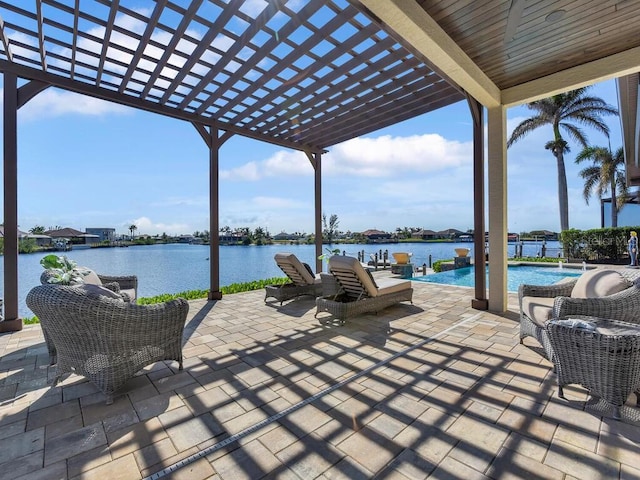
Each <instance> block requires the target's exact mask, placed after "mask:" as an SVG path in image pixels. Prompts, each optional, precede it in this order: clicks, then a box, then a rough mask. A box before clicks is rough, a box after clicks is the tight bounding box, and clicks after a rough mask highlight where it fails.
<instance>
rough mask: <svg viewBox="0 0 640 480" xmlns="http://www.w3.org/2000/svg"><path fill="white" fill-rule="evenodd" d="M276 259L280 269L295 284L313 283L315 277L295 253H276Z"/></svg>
mask: <svg viewBox="0 0 640 480" xmlns="http://www.w3.org/2000/svg"><path fill="white" fill-rule="evenodd" d="M275 260H276V263H277V264H278V266H279V267H280V270H282V271H283V272H284V273H285V275H287V277H289V278H290V279H291V281H292V282H293V283H294V284H295V285H298V286H303V285H313V283H314V281H315V277H314V276H313V275H312V274H311V273H310V272H309V271H308V270H307V269H306V267H305V266H304V265H303V264H302V262H301V261H300V260H298V257H296V256H295V255H294V254H293V253H276V255H275Z"/></svg>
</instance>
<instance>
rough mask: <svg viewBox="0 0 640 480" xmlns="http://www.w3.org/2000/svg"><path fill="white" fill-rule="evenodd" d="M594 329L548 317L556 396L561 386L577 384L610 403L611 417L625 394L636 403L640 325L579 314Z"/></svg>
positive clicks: (639, 383)
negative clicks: (571, 325)
mask: <svg viewBox="0 0 640 480" xmlns="http://www.w3.org/2000/svg"><path fill="white" fill-rule="evenodd" d="M581 318H582V319H584V320H586V321H591V324H592V325H594V326H596V327H597V328H596V329H595V330H594V331H591V330H585V329H581V328H576V327H570V326H566V325H562V324H560V323H558V322H556V321H551V322H549V323H548V324H547V326H546V332H547V335H548V338H549V342H550V344H551V346H552V348H553V351H554V363H555V367H556V373H557V374H558V376H557V381H558V396H559V397H561V398H564V392H563V387H564V386H565V385H569V384H579V385H582V386H583V387H585V388H586V389H587V390H589V393H590V394H591V395H593V396H596V397H599V398H602V399H603V400H605V401H606V402H608V403H609V404H611V405H613V406H614V415H613V416H614V418H617V419H618V418H620V407H621V406H622V405H624V403H625V401H626V400H627V398H628V397H629V395H630V394H631V393H633V392H635V394H636V405H638V406H640V327H638V325H637V323H636V324H630V323H626V322H618V321H615V320H607V319H600V318H595V317H581Z"/></svg>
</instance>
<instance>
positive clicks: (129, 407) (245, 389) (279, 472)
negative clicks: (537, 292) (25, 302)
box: [0, 282, 640, 480]
mask: <svg viewBox="0 0 640 480" xmlns="http://www.w3.org/2000/svg"><path fill="white" fill-rule="evenodd" d="M413 283H414V288H415V293H414V303H413V305H410V304H400V305H397V306H394V307H391V308H388V309H386V310H384V311H383V312H381V313H379V314H378V315H365V316H362V317H359V318H356V319H350V320H347V322H346V323H345V324H343V325H342V324H339V323H336V322H333V321H331V319H330V318H331V317H329V316H328V315H321V316H319V318H318V319H316V318H314V313H315V307H314V301H313V299H311V298H302V299H299V300H293V301H290V302H287V303H285V304H284V305H282V306H280V305H278V304H277V303H276V304H272V305H265V304H264V302H263V299H264V291H263V290H260V291H254V292H248V293H240V294H234V295H227V296H225V297H224V298H223V299H222V300H221V301H218V302H209V303H207V302H205V301H193V302H191V308H190V312H189V317H188V323H187V325H186V328H185V336H184V337H185V338H184V356H185V368H184V371H182V372H178V371H177V364H176V363H175V362H168V363H166V364H165V363H157V364H155V365H153V366H152V367H149V368H147V369H145V370H144V371H143V372H141V374H140V375H139V376H137V377H136V378H135V379H134V380H133V381H131V382H130V383H129V384H128V385H127V388H126V389H125V390H123V391H122V393H121V394H120V395H119V396H116V398H115V400H114V404H113V405H110V406H107V405H105V403H104V396H103V395H102V394H101V393H99V392H98V391H97V389H95V388H94V387H93V386H92V385H91V384H90V383H88V382H87V381H85V380H84V378H82V377H78V376H71V377H69V378H67V379H66V380H65V381H64V382H62V383H61V384H60V385H59V386H58V387H56V388H50V386H48V384H47V382H49V381H51V380H52V378H53V377H54V373H55V367H49V366H48V356H47V350H46V347H45V344H44V340H43V337H42V332H41V330H40V327H39V326H38V325H34V326H25V328H24V330H23V331H21V332H16V333H10V334H3V335H2V336H0V353H1V354H2V357H1V359H0V375H1V377H0V467H1V468H0V479H5V478H6V479H9V478H11V479H17V478H24V479H47V480H49V479H57V478H60V479H66V478H82V479H94V478H95V479H101V480H102V479H115V478H119V479H136V478H145V477H152V478H173V479H181V478H185V479H190V480H192V479H193V480H197V479H204V478H212V479H225V480H226V479H243V478H247V479H258V478H263V477H265V478H285V479H289V478H291V479H305V480H306V479H311V478H326V479H329V478H345V479H346V478H348V479H358V478H372V477H376V478H394V479H405V478H406V479H414V478H437V479H449V478H451V479H453V478H465V479H467V480H470V479H476V478H478V479H480V478H500V479H510V478H527V479H554V478H558V479H563V478H564V479H571V478H576V479H583V480H584V479H609V478H611V479H617V478H619V479H640V428H639V427H638V426H639V425H640V411H639V410H638V409H636V408H635V407H633V400H634V397H632V398H630V399H629V402H628V404H627V405H626V406H625V407H623V412H622V413H623V420H622V421H616V420H613V418H612V412H611V411H609V410H607V409H605V408H603V405H601V404H599V403H595V402H594V401H593V400H589V397H588V395H587V394H586V392H585V390H584V389H582V388H580V387H571V388H567V389H565V393H566V395H567V398H568V399H567V400H562V399H559V398H558V397H557V394H556V387H555V380H554V374H553V373H552V370H551V364H550V363H549V362H547V361H546V360H545V359H544V358H543V357H542V356H541V355H540V354H539V353H538V351H536V348H535V347H537V346H538V345H537V344H536V343H535V341H534V340H532V339H527V340H526V345H527V346H523V345H520V344H519V337H518V315H517V298H516V296H515V295H511V296H510V305H509V307H510V311H509V312H507V313H506V314H504V315H496V314H492V313H488V312H480V311H477V310H473V309H471V307H470V303H471V298H472V297H473V290H472V289H467V288H458V287H451V286H441V285H435V284H424V283H419V282H413ZM531 347H534V348H531ZM198 452H202V453H201V454H199V453H198ZM184 459H188V460H189V461H187V462H183V463H182V464H181V466H182V468H179V469H177V470H173V469H172V471H171V472H168V471H166V470H165V469H166V468H167V467H169V466H172V465H175V464H176V463H177V462H180V461H182V460H184ZM158 472H159V473H158ZM164 473H167V474H166V476H163V474H164Z"/></svg>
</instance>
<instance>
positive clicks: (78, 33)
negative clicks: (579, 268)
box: [0, 0, 465, 151]
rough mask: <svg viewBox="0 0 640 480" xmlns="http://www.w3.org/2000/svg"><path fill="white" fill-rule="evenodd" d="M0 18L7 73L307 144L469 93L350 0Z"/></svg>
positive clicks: (73, 4)
mask: <svg viewBox="0 0 640 480" xmlns="http://www.w3.org/2000/svg"><path fill="white" fill-rule="evenodd" d="M143 6H144V8H142V7H143ZM0 17H1V19H0V37H1V40H2V41H1V42H0V71H12V72H14V73H16V74H17V75H18V76H20V77H22V78H28V79H33V80H39V81H42V82H45V83H48V84H52V85H54V86H59V87H63V88H66V89H69V90H74V91H78V92H81V93H85V94H89V95H94V96H97V97H100V98H105V99H109V100H113V101H117V102H120V103H124V104H127V105H131V106H134V107H137V108H143V109H147V110H151V111H154V112H158V113H162V114H166V115H171V116H174V117H177V118H182V119H184V120H189V121H193V122H198V123H203V124H208V125H213V124H215V125H217V126H218V127H219V128H220V129H223V130H228V131H231V132H233V133H238V134H242V135H246V136H249V137H253V138H258V139H261V140H265V141H269V142H272V143H276V144H279V145H284V146H288V147H292V148H297V149H303V150H308V151H322V150H323V149H325V148H326V147H328V146H331V145H334V144H337V143H339V142H342V141H345V140H347V139H349V138H353V137H357V136H360V135H363V134H366V133H369V132H372V131H375V130H378V129H380V128H382V127H385V126H388V125H391V124H394V123H397V122H400V121H402V120H405V119H408V118H412V117H415V116H417V115H420V114H423V113H426V112H429V111H431V110H434V109H437V108H440V107H443V106H446V105H449V104H451V103H454V102H458V101H460V100H462V99H464V98H465V95H464V93H463V92H461V91H460V90H459V89H458V88H456V87H453V86H452V85H451V84H450V83H447V82H446V81H444V80H443V79H442V78H441V77H440V76H439V75H438V74H436V73H435V72H434V71H433V69H432V67H431V66H430V65H429V64H428V62H427V61H426V60H425V59H424V58H421V57H420V56H418V55H415V54H414V53H412V52H410V51H409V50H407V49H405V48H404V47H403V46H402V45H401V44H400V43H398V42H397V41H396V40H394V39H393V38H392V37H390V36H389V35H388V34H387V33H385V31H384V30H382V29H381V27H380V26H378V25H377V24H375V23H374V22H372V21H371V20H370V19H369V18H368V17H367V16H366V15H364V14H363V13H362V12H361V11H360V10H359V9H358V8H356V7H355V6H353V5H352V4H350V3H349V2H348V1H346V0H327V1H318V0H314V1H303V2H300V1H298V0H291V1H287V0H278V1H261V0H253V1H251V2H245V1H232V2H229V1H224V0H194V1H180V0H157V1H156V2H154V3H153V4H151V3H150V2H140V1H136V0H119V1H118V0H115V1H107V0H82V1H80V0H35V1H34V0H31V1H28V2H27V1H25V2H14V1H2V0H0Z"/></svg>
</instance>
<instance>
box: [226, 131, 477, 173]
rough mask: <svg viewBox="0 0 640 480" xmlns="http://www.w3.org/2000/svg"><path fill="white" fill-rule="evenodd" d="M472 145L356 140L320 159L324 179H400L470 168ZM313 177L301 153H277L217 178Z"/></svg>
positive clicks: (418, 138)
mask: <svg viewBox="0 0 640 480" xmlns="http://www.w3.org/2000/svg"><path fill="white" fill-rule="evenodd" d="M472 149H473V143H472V142H457V141H452V140H447V139H445V138H444V137H442V136H440V135H436V134H427V135H413V136H409V137H400V136H398V137H392V136H390V135H383V136H380V137H375V138H355V139H352V140H348V141H346V142H344V143H341V144H339V145H336V146H335V147H333V148H332V149H331V151H329V153H327V154H325V155H323V156H322V174H323V176H344V175H349V176H354V177H382V178H386V177H389V176H391V177H403V176H406V175H407V174H411V173H412V172H420V173H426V172H436V171H442V170H449V169H452V168H458V167H461V166H462V167H464V166H467V165H471V162H472V156H473V150H472ZM301 175H304V176H307V175H308V176H312V175H313V168H312V167H311V164H310V163H309V160H308V159H307V157H306V155H305V154H304V153H302V152H296V151H286V150H280V151H278V152H276V153H275V154H273V155H272V156H271V157H269V158H267V159H266V160H262V161H251V162H248V163H245V164H244V165H242V166H240V167H237V168H235V169H229V170H222V171H221V172H220V178H224V179H230V180H251V181H257V180H261V179H263V178H265V177H292V176H301Z"/></svg>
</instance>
